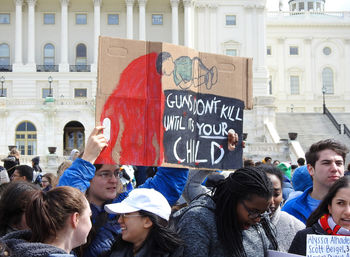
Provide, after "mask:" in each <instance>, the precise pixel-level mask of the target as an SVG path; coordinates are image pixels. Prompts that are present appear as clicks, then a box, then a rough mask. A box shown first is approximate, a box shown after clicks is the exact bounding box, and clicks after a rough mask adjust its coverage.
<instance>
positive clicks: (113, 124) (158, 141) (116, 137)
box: [95, 53, 164, 166]
mask: <svg viewBox="0 0 350 257" xmlns="http://www.w3.org/2000/svg"><path fill="white" fill-rule="evenodd" d="M157 57H158V54H157V53H150V54H147V55H144V56H141V57H139V58H137V59H135V60H134V61H132V62H131V63H130V64H129V65H128V66H127V67H126V68H125V70H124V71H123V72H122V73H121V75H120V79H119V83H118V84H117V86H116V88H115V89H114V91H113V93H112V94H111V95H110V96H109V97H108V99H107V101H106V102H105V105H104V107H103V110H102V113H101V117H100V122H101V124H108V123H109V124H110V125H109V126H110V129H109V128H106V129H107V130H109V134H110V138H109V141H108V147H106V148H105V149H103V151H102V152H101V154H100V156H99V157H98V158H97V160H96V161H95V163H100V164H105V163H106V164H115V163H119V164H133V165H145V166H158V165H160V164H161V162H162V159H163V126H162V125H161V124H162V117H163V112H164V106H163V104H162V103H164V94H163V92H162V84H161V75H160V74H159V73H158V72H157V69H156V61H157ZM118 152H119V155H118V154H117V153H118Z"/></svg>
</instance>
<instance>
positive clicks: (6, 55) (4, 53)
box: [0, 43, 10, 65]
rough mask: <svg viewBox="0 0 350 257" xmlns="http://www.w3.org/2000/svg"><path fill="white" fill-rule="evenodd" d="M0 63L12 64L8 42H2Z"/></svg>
mask: <svg viewBox="0 0 350 257" xmlns="http://www.w3.org/2000/svg"><path fill="white" fill-rule="evenodd" d="M0 65H10V47H9V45H8V44H5V43H3V44H0Z"/></svg>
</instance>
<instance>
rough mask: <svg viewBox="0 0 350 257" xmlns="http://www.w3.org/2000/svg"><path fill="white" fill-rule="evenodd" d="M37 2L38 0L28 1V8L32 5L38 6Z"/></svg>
mask: <svg viewBox="0 0 350 257" xmlns="http://www.w3.org/2000/svg"><path fill="white" fill-rule="evenodd" d="M36 1H37V0H26V2H27V4H28V6H31V5H32V6H33V5H35V4H36Z"/></svg>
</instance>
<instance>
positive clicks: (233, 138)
mask: <svg viewBox="0 0 350 257" xmlns="http://www.w3.org/2000/svg"><path fill="white" fill-rule="evenodd" d="M227 140H228V142H227V148H228V150H229V151H233V150H235V149H236V145H237V144H238V134H237V133H236V132H235V131H234V130H233V129H230V130H229V131H228V135H227Z"/></svg>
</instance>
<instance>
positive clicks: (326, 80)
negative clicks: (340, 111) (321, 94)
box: [322, 67, 334, 94]
mask: <svg viewBox="0 0 350 257" xmlns="http://www.w3.org/2000/svg"><path fill="white" fill-rule="evenodd" d="M322 86H323V88H325V89H326V94H334V81H333V71H332V69H331V68H328V67H327V68H324V69H323V71H322Z"/></svg>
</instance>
